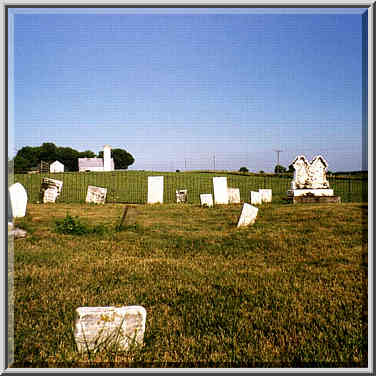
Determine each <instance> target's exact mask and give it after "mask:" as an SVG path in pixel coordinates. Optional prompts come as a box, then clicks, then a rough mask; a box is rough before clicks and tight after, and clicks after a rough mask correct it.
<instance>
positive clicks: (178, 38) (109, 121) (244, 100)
mask: <svg viewBox="0 0 376 376" xmlns="http://www.w3.org/2000/svg"><path fill="white" fill-rule="evenodd" d="M367 38H368V35H367V10H366V9H365V8H362V7H359V8H333V9H326V8H313V9H307V8H296V9H293V8H291V9H283V8H282V9H277V8H275V9H268V8H264V9H252V8H233V9H231V8H230V9H215V8H211V9H209V8H208V9H197V8H181V9H172V8H163V9H158V8H150V9H149V8H144V9H138V8H111V9H110V8H109V9H106V8H103V9H99V8H87V9H80V8H50V9H47V8H46V9H44V8H39V9H35V8H34V9H33V8H27V7H25V8H11V7H10V8H9V34H8V45H9V55H8V61H9V70H8V82H9V91H8V97H9V108H8V109H9V123H8V132H9V140H8V153H9V155H8V156H9V158H13V157H14V156H15V155H16V152H17V151H18V150H19V149H21V148H22V147H24V146H33V147H35V146H40V145H41V144H42V143H43V142H52V143H54V144H55V145H56V146H59V147H71V148H73V149H75V150H78V151H86V150H91V151H93V152H94V153H95V154H98V153H99V151H101V150H102V149H103V146H104V145H105V144H109V145H111V147H112V148H113V149H115V148H120V149H125V150H126V151H127V152H129V153H130V154H132V156H133V157H134V158H135V163H134V165H131V166H130V167H129V170H147V171H153V170H154V171H172V172H173V171H176V170H181V171H183V170H186V169H190V170H212V169H213V167H214V166H215V170H219V169H220V170H228V171H237V170H239V168H240V167H243V166H244V167H247V168H248V169H249V170H250V171H251V172H258V171H260V170H263V171H265V172H273V171H274V167H275V166H276V164H277V158H278V156H277V150H280V151H281V152H280V155H279V160H280V164H281V165H282V166H284V167H288V165H289V164H290V163H291V162H292V161H293V159H294V158H295V157H296V156H297V155H305V156H306V157H307V159H308V160H310V161H311V160H312V159H313V157H315V156H316V155H322V156H323V157H324V158H325V159H326V160H327V162H328V164H329V167H328V169H329V170H330V171H340V172H342V171H364V170H368V159H367V158H368V155H367V150H368V149H367V129H368V127H367V122H368V119H367V100H368V97H367V81H368V76H367V73H368V72H367V69H368V67H367V54H368V50H367Z"/></svg>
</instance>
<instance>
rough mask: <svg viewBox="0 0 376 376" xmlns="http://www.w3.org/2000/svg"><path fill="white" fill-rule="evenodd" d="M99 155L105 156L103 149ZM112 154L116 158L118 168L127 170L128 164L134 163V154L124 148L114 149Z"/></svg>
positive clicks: (115, 162)
mask: <svg viewBox="0 0 376 376" xmlns="http://www.w3.org/2000/svg"><path fill="white" fill-rule="evenodd" d="M98 156H99V158H103V151H100V152H99V154H98ZM111 156H112V158H113V159H114V165H115V169H116V170H126V169H128V166H130V165H131V164H133V163H134V158H133V156H132V155H131V154H130V153H128V152H127V151H126V150H124V149H112V150H111Z"/></svg>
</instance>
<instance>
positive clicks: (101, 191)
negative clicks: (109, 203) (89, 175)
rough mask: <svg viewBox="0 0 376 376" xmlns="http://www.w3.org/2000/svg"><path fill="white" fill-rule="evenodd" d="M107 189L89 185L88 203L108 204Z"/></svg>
mask: <svg viewBox="0 0 376 376" xmlns="http://www.w3.org/2000/svg"><path fill="white" fill-rule="evenodd" d="M106 195H107V188H102V187H94V186H93V185H89V186H88V187H87V194H86V202H88V203H91V202H93V203H95V204H104V203H105V202H106Z"/></svg>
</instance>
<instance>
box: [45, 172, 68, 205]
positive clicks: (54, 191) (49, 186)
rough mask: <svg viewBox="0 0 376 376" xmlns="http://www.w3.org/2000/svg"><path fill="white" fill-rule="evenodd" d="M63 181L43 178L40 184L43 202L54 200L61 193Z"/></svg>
mask: <svg viewBox="0 0 376 376" xmlns="http://www.w3.org/2000/svg"><path fill="white" fill-rule="evenodd" d="M62 187H63V182H62V181H61V180H56V179H50V178H43V180H42V184H41V186H40V195H41V200H42V202H43V203H47V202H55V201H56V199H57V197H58V196H59V195H60V193H61V189H62Z"/></svg>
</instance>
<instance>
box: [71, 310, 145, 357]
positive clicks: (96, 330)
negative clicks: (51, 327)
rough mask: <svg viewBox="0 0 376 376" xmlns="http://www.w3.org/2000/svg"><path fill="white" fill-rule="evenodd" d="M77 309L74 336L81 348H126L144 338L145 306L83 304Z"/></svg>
mask: <svg viewBox="0 0 376 376" xmlns="http://www.w3.org/2000/svg"><path fill="white" fill-rule="evenodd" d="M75 313H76V319H75V330H74V338H75V341H76V344H77V348H78V351H79V352H85V351H88V350H89V351H92V352H96V351H100V350H103V349H106V348H107V349H108V348H109V347H110V348H111V347H116V348H117V349H118V350H120V351H125V350H127V349H129V347H130V346H133V345H140V344H142V342H143V339H144V333H145V324H146V310H145V308H144V307H141V306H123V307H79V308H77V309H76V312H75Z"/></svg>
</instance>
